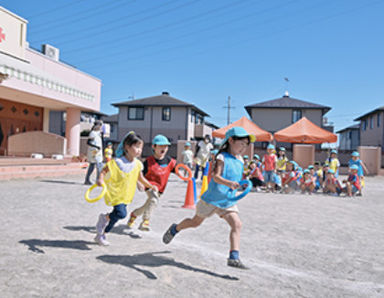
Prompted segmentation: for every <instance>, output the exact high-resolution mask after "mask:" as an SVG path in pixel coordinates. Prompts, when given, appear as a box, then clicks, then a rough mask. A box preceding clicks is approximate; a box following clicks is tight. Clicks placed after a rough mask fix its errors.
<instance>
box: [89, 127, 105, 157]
mask: <svg viewBox="0 0 384 298" xmlns="http://www.w3.org/2000/svg"><path fill="white" fill-rule="evenodd" d="M89 139H90V140H91V143H92V144H93V145H95V146H97V147H99V148H100V149H97V148H95V147H92V146H88V154H87V157H88V162H90V163H96V162H102V161H103V142H102V139H101V132H100V131H95V130H92V131H91V132H90V133H89Z"/></svg>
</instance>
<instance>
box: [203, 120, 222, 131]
mask: <svg viewBox="0 0 384 298" xmlns="http://www.w3.org/2000/svg"><path fill="white" fill-rule="evenodd" d="M205 125H207V126H209V127H212V128H214V129H218V128H219V127H218V126H217V125H216V124H213V123H211V122H208V121H205Z"/></svg>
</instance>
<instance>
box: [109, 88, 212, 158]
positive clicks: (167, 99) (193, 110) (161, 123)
mask: <svg viewBox="0 0 384 298" xmlns="http://www.w3.org/2000/svg"><path fill="white" fill-rule="evenodd" d="M112 105H113V106H115V107H117V108H118V109H119V112H118V116H117V118H118V119H117V120H118V132H117V138H118V140H121V139H122V138H123V136H124V135H125V134H126V133H128V132H129V131H131V130H133V131H135V132H136V133H137V134H138V135H140V136H141V137H142V138H143V140H144V143H145V144H146V146H145V148H144V151H143V156H147V155H149V154H150V153H151V150H150V144H151V142H152V139H153V137H154V136H156V135H157V134H163V135H165V136H167V138H168V139H169V141H170V142H171V144H172V146H171V148H170V154H171V155H172V156H175V155H176V154H175V153H176V144H177V141H178V140H195V139H197V140H198V139H201V138H203V137H204V136H205V135H206V134H209V135H211V134H212V130H213V129H215V128H214V127H215V126H214V125H212V124H208V125H207V124H206V123H205V118H206V117H209V115H208V114H207V113H206V112H204V111H203V110H201V109H200V108H198V107H197V106H195V105H194V104H191V103H188V102H185V101H182V100H180V99H177V98H174V97H172V96H170V94H169V93H168V92H162V94H161V95H156V96H151V97H145V98H141V99H136V100H129V101H123V102H118V103H113V104H112Z"/></svg>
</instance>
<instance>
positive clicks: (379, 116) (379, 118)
mask: <svg viewBox="0 0 384 298" xmlns="http://www.w3.org/2000/svg"><path fill="white" fill-rule="evenodd" d="M376 120H377V122H376V124H377V127H380V125H381V114H380V113H378V114H377V119H376Z"/></svg>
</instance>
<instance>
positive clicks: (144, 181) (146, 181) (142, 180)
mask: <svg viewBox="0 0 384 298" xmlns="http://www.w3.org/2000/svg"><path fill="white" fill-rule="evenodd" d="M139 182H140V183H142V184H143V185H144V186H145V187H146V188H149V189H152V190H154V191H156V192H158V191H159V190H158V188H157V186H156V185H152V184H151V183H149V181H148V180H147V179H146V178H145V177H144V174H143V172H140V175H139Z"/></svg>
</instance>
